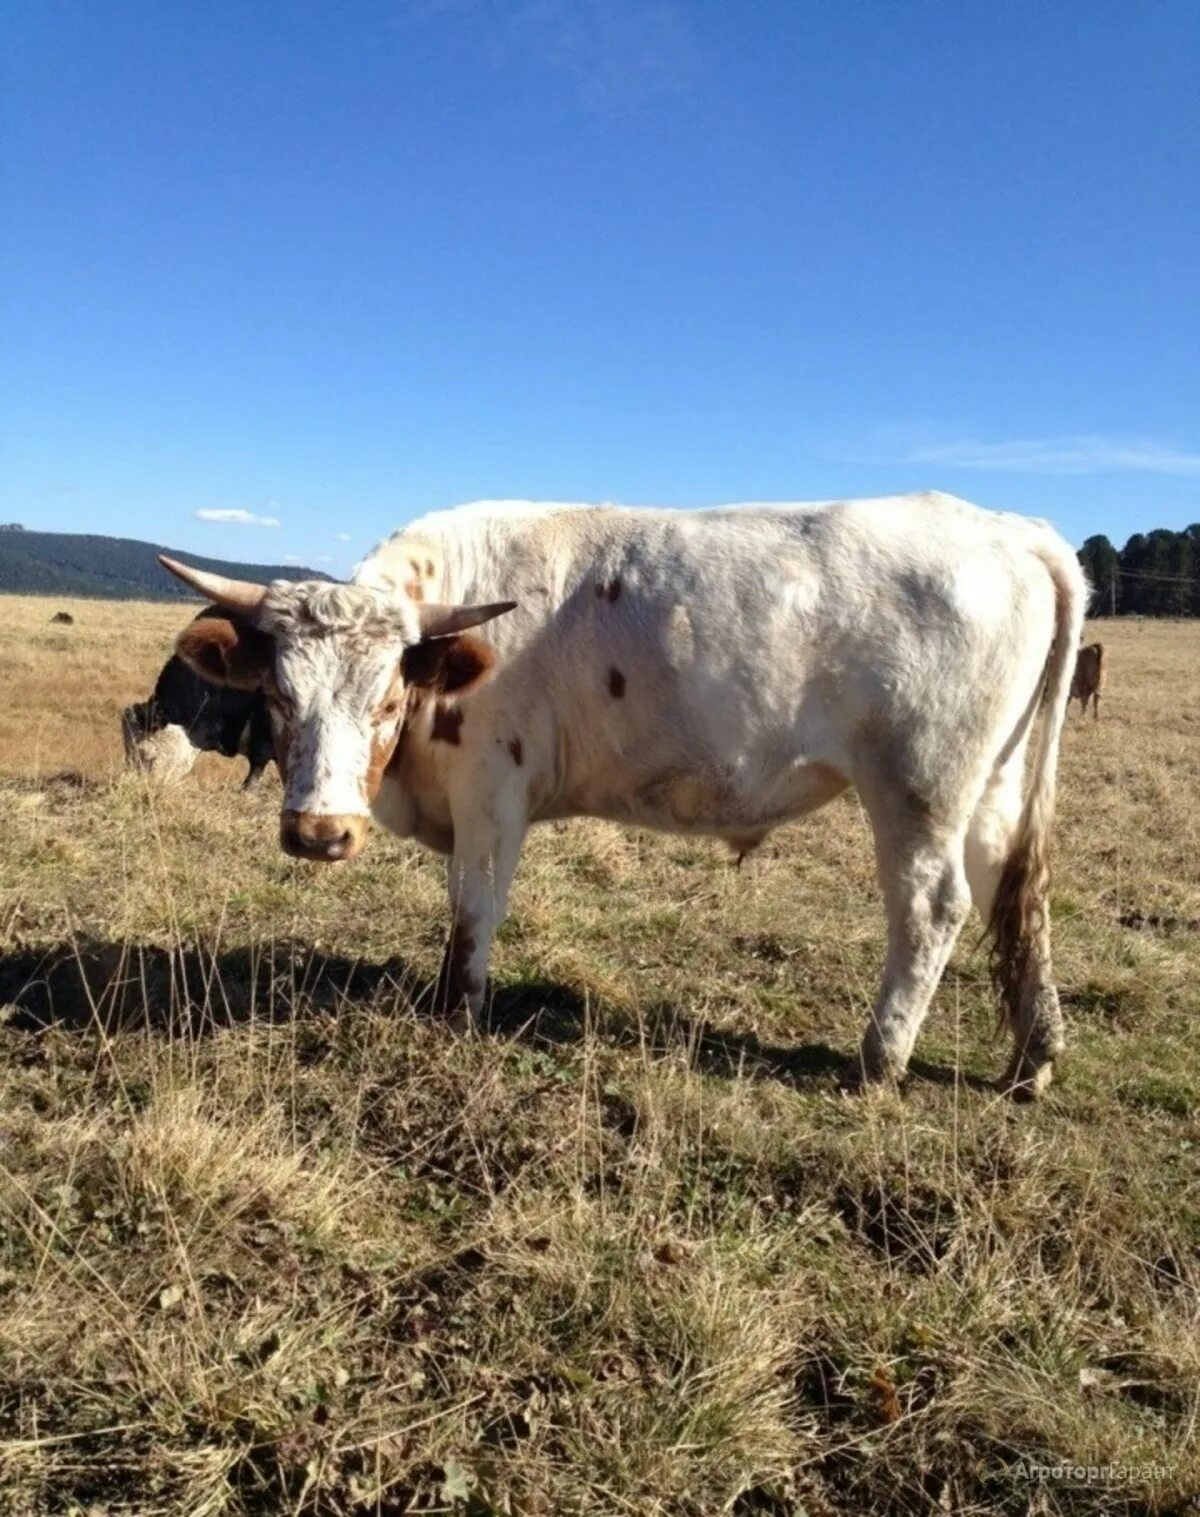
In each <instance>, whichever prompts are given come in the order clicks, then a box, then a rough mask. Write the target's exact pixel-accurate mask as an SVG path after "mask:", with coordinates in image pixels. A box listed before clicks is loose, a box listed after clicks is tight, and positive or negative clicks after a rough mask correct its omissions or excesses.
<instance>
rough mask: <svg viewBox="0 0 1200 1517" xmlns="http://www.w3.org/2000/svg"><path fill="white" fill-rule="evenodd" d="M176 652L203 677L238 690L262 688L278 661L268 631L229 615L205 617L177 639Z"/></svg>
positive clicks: (190, 667) (186, 629) (199, 619)
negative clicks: (236, 619)
mask: <svg viewBox="0 0 1200 1517" xmlns="http://www.w3.org/2000/svg"><path fill="white" fill-rule="evenodd" d="M175 652H176V653H177V654H178V655H179V657H180V658H181V659H182V660H183V661H184V663H185V664H187V666H188V668H189V669H194V670H195V671H196V673H197V674H198V675H199V676H200V677H201V679H206V680H208V681H209V682H210V683H211V684H214V685H232V686H233V688H234V689H235V690H258V689H260V688H261V687H262V682H263V680H264V678H265V677H266V675H267V674H268V673H270V670H271V668H272V665H273V664H274V661H275V643H274V640H273V639H272V637H271V635H270V634H269V633H267V632H260V631H259V630H258V628H257V627H251V626H250V625H249V624H248V623H247V622H243V621H235V620H234V619H233V618H232V617H227V616H202V617H199V618H198V619H197V620H196V621H194V622H193V623H192V624H191V626H190V627H185V628H184V629H183V631H182V632H181V633H180V634H179V636H178V638H176V640H175Z"/></svg>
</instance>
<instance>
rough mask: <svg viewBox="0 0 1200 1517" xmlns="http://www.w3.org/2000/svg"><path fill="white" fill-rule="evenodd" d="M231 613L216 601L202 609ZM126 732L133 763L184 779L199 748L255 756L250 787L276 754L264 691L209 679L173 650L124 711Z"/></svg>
mask: <svg viewBox="0 0 1200 1517" xmlns="http://www.w3.org/2000/svg"><path fill="white" fill-rule="evenodd" d="M228 615H229V613H228V612H227V611H222V610H220V609H219V608H218V607H216V606H206V607H205V609H204V610H203V611H201V613H200V616H201V617H206V616H223V617H226V618H227V617H228ZM197 620H199V618H197ZM121 737H122V741H123V742H124V746H125V762H126V765H127V766H128V767H129V768H133V769H141V770H143V771H144V772H146V773H147V774H152V775H154V776H155V777H156V778H158V779H165V780H175V779H182V778H183V776H184V775H185V774H187V773H188V772H189V771H190V770H191V768H192V765H193V764H194V763H195V762H196V758H197V755H198V754H200V753H223V754H224V755H225V757H226V758H234V757H236V756H237V755H238V754H242V755H244V756H245V757H246V758H247V759H249V761H250V772H249V774H247V776H246V780H245V783H244V784H243V786H242V789H243V790H251V789H253V787H254V786H255V785H257V784H258V782H259V780H260V779H261V778H262V773H263V770H264V769H265V768H266V767H267V765H268V764H269V763H270V762H271V761H272V760H273V759H274V757H275V748H274V745H273V743H272V741H271V720H270V717H269V716H268V714H267V703H266V700H265V698H264V696H263V694H262V691H261V690H233V689H230V688H229V687H228V686H223V685H210V684H209V683H208V682H207V680H202V679H201V678H200V676H199V675H198V674H196V673H194V672H193V670H191V669H189V668H188V666H187V665H186V664H185V663H184V662H183V660H182V659H181V658H179V657H177V656H176V655H174V654H172V656H171V657H170V658H169V659H168V660H167V662H166V663H165V664H164V665H163V666H162V669H161V670H160V671H159V676H158V679H157V681H156V682H155V686H154V694H153V695H152V696H151V697H150V699H149V700H145V701H136V702H135V703H134V704H133V705H132V706H126V707H125V709H124V711H122V713H121Z"/></svg>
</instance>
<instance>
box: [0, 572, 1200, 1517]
mask: <svg viewBox="0 0 1200 1517" xmlns="http://www.w3.org/2000/svg"><path fill="white" fill-rule="evenodd" d="M60 605H65V606H66V608H67V609H70V610H72V611H73V612H74V613H75V615H76V618H77V623H76V625H75V626H74V627H67V628H58V627H51V626H50V625H49V618H50V615H51V613H52V612H53V611H54V610H55V609H57V608H58V606H60ZM180 620H181V613H180V611H179V610H178V609H177V608H171V607H149V606H145V607H143V606H105V605H98V604H95V603H88V602H75V603H72V602H57V601H41V600H31V599H20V598H11V599H3V600H0V669H3V677H2V679H0V771H2V772H3V774H4V776H5V778H3V779H2V780H0V788H2V789H3V794H4V799H5V803H6V811H7V814H6V826H5V829H4V837H3V842H2V843H0V859H2V861H3V874H2V878H3V882H4V885H3V892H2V894H0V1002H4V1003H8V1004H9V1007H10V1009H9V1011H8V1014H7V1019H6V1020H5V1022H4V1024H3V1025H2V1026H0V1218H2V1219H3V1220H2V1221H0V1300H2V1306H0V1512H3V1513H12V1514H43V1513H44V1514H51V1513H54V1514H58V1513H70V1512H78V1513H92V1512H96V1513H105V1514H108V1517H114V1514H118V1513H128V1514H134V1513H136V1514H139V1517H142V1514H151V1513H161V1514H179V1513H197V1514H200V1513H205V1514H207V1513H213V1514H216V1513H226V1514H251V1513H253V1514H265V1513H276V1512H279V1513H297V1514H310V1513H311V1514H317V1513H327V1514H350V1513H354V1514H361V1517H367V1514H370V1513H401V1512H409V1511H412V1512H417V1511H421V1512H432V1511H443V1512H450V1511H454V1512H460V1513H475V1514H483V1513H488V1512H493V1513H500V1512H505V1513H529V1514H533V1513H547V1514H549V1513H553V1514H559V1513H594V1514H616V1513H629V1514H634V1513H636V1514H651V1513H653V1514H662V1517H668V1514H670V1517H675V1514H697V1517H699V1514H708V1513H723V1512H728V1513H734V1514H737V1517H751V1514H768V1517H784V1514H793V1513H801V1512H805V1513H809V1514H818V1513H826V1514H847V1517H849V1514H855V1513H861V1512H868V1511H870V1512H897V1513H901V1512H903V1513H908V1512H913V1513H917V1512H926V1511H929V1510H944V1511H948V1512H956V1513H968V1512H980V1513H983V1512H1012V1513H1024V1512H1033V1511H1037V1512H1096V1511H1109V1512H1134V1511H1158V1512H1170V1511H1182V1510H1187V1509H1189V1508H1188V1502H1189V1500H1190V1499H1191V1497H1192V1496H1193V1493H1194V1492H1196V1491H1197V1490H1198V1489H1200V1454H1198V1452H1197V1436H1196V1435H1197V1420H1198V1415H1197V1414H1198V1411H1200V1310H1198V1308H1200V1295H1198V1286H1200V1180H1198V1173H1200V1166H1198V1157H1200V1125H1198V1123H1197V1118H1196V1110H1197V1097H1198V1095H1200V1018H1198V1016H1197V1013H1198V1012H1200V990H1198V989H1197V978H1198V977H1197V969H1198V968H1200V932H1197V931H1196V930H1195V928H1196V918H1197V917H1200V889H1198V880H1197V869H1198V864H1197V861H1198V860H1200V820H1198V813H1197V804H1196V802H1197V796H1198V795H1200V743H1198V738H1200V681H1197V678H1196V669H1197V666H1198V662H1200V659H1198V655H1200V629H1198V628H1197V627H1195V626H1194V625H1192V626H1187V625H1172V626H1168V625H1163V626H1156V625H1146V626H1144V627H1143V628H1142V629H1140V630H1138V629H1136V628H1133V627H1126V626H1120V625H1118V626H1111V625H1109V626H1105V627H1104V628H1103V631H1102V635H1103V637H1104V641H1105V642H1106V644H1107V645H1109V646H1110V648H1111V649H1112V676H1111V685H1110V689H1109V691H1108V693H1107V699H1106V701H1105V704H1104V708H1103V716H1102V719H1101V722H1100V723H1099V725H1098V726H1096V725H1093V724H1092V723H1091V721H1090V719H1089V720H1088V721H1087V722H1084V721H1081V720H1080V719H1079V718H1078V716H1077V715H1076V716H1075V717H1073V718H1072V722H1071V726H1070V731H1069V732H1068V734H1067V739H1066V744H1065V750H1066V751H1065V756H1064V763H1063V769H1064V775H1063V787H1062V788H1063V795H1062V803H1061V822H1060V826H1059V831H1058V845H1057V849H1056V853H1057V861H1058V868H1057V876H1056V886H1055V893H1054V902H1053V905H1054V915H1055V918H1056V940H1057V948H1058V968H1059V979H1060V984H1061V986H1062V989H1063V992H1064V1001H1065V1005H1066V1008H1067V1012H1068V1017H1069V1022H1070V1053H1069V1058H1068V1060H1067V1062H1066V1063H1065V1065H1064V1067H1063V1070H1062V1077H1061V1080H1060V1083H1058V1084H1057V1085H1056V1086H1055V1087H1054V1088H1053V1090H1052V1092H1051V1095H1050V1097H1049V1099H1048V1100H1047V1101H1046V1102H1045V1103H1044V1104H1043V1105H1042V1106H1041V1107H1039V1108H1037V1109H1035V1110H1025V1109H1020V1110H1018V1109H1014V1108H1013V1107H1011V1106H1010V1105H1009V1104H1007V1103H1006V1102H1004V1101H1002V1100H999V1099H997V1098H996V1097H995V1096H994V1095H993V1094H992V1093H991V1091H990V1090H989V1089H988V1088H987V1087H986V1085H985V1083H984V1081H985V1077H987V1076H990V1075H991V1074H993V1073H995V1072H996V1071H997V1070H998V1069H999V1067H1000V1065H1001V1063H1002V1061H1003V1050H1002V1049H1001V1047H1000V1046H999V1045H998V1044H997V1042H996V1041H995V1037H994V1034H993V1024H994V1012H993V1006H992V1002H991V999H990V996H989V993H988V990H987V986H986V972H985V970H986V966H985V965H984V963H983V961H982V957H981V955H980V954H979V953H978V952H977V951H976V950H975V949H974V947H973V944H972V941H970V938H971V937H972V933H970V932H969V933H968V935H967V937H965V938H964V942H963V944H962V945H961V946H960V949H959V951H958V953H957V955H956V958H955V961H954V965H953V967H952V969H951V971H950V973H949V974H948V975H947V978H946V981H945V984H944V985H943V988H942V990H941V992H940V994H939V996H938V999H937V1003H936V1006H935V1009H934V1012H933V1013H932V1015H931V1017H930V1021H929V1024H928V1026H927V1028H926V1031H925V1034H924V1036H923V1038H922V1040H921V1042H920V1044H919V1048H918V1054H919V1057H918V1060H917V1062H916V1066H915V1069H914V1075H913V1079H912V1080H911V1082H910V1084H909V1086H908V1088H907V1090H906V1091H905V1092H904V1094H903V1095H896V1094H894V1093H890V1094H880V1095H874V1096H870V1097H867V1098H863V1099H848V1098H846V1097H844V1096H842V1095H840V1094H839V1093H838V1091H837V1089H836V1087H835V1085H834V1081H833V1077H832V1070H833V1069H834V1067H835V1065H836V1063H837V1062H838V1060H839V1058H840V1057H841V1056H843V1055H845V1054H847V1053H849V1052H850V1050H851V1049H852V1048H853V1047H854V1044H855V1041H856V1039H857V1036H858V1034H859V1032H860V1030H861V1024H862V1022H863V1020H864V1019H865V1015H866V1010H867V1007H868V1004H869V1002H870V998H871V995H872V993H873V989H874V983H875V978H876V974H877V972H878V966H879V962H880V955H881V948H882V917H881V913H880V910H879V906H878V902H877V899H876V890H875V886H874V882H873V877H872V867H871V860H870V849H869V839H868V835H867V831H866V827H865V824H864V822H863V820H862V817H861V815H860V813H859V810H858V807H857V806H856V804H855V803H854V802H853V801H852V800H851V801H845V802H841V803H838V804H836V805H835V806H833V807H831V808H830V809H829V810H828V811H827V812H825V813H824V814H822V815H819V816H817V817H815V818H813V819H811V820H810V821H809V822H807V823H805V824H804V825H801V826H798V827H795V828H793V829H791V830H789V831H787V832H784V833H781V834H779V835H778V837H777V839H776V840H775V841H774V842H773V843H772V844H771V845H769V846H768V848H767V849H766V850H764V855H763V856H762V857H761V858H760V859H759V860H757V861H755V862H753V863H748V864H747V865H746V866H745V867H744V868H743V869H742V870H741V871H740V872H737V871H733V870H731V869H730V868H729V866H728V863H727V861H726V857H725V855H724V854H723V852H722V851H721V850H720V849H718V848H717V847H716V846H715V845H710V844H708V843H705V842H701V841H690V840H687V839H679V838H655V837H650V836H647V835H641V834H633V833H623V832H620V831H617V830H616V829H613V828H609V827H606V826H602V825H599V824H575V825H572V826H569V827H559V828H552V829H544V830H542V831H541V832H539V833H537V834H535V835H534V837H533V838H531V840H530V845H529V848H528V852H527V856H526V859H525V863H524V866H523V869H522V873H521V875H520V876H519V879H518V885H517V889H516V892H515V899H514V909H513V915H512V919H511V921H510V922H509V924H508V925H507V926H506V927H505V929H504V930H503V932H502V934H501V939H500V942H499V943H498V945H497V950H496V954H495V958H494V964H493V968H494V973H495V998H494V1006H493V1031H492V1032H491V1033H490V1034H489V1035H487V1036H477V1037H472V1038H460V1037H457V1036H455V1035H454V1034H453V1033H451V1032H450V1031H448V1030H447V1029H446V1028H444V1027H443V1026H441V1025H439V1024H438V1023H437V1022H436V1021H434V1020H432V1019H430V1018H429V1017H427V1016H426V1015H424V1014H423V1006H422V998H423V995H424V992H425V988H426V986H427V984H428V981H429V980H430V978H431V977H432V975H433V973H434V970H435V969H436V964H437V958H438V951H439V946H440V941H441V937H442V933H443V928H444V920H445V913H444V903H443V886H442V869H441V865H440V863H439V862H438V861H436V860H434V859H432V858H430V857H428V856H424V855H421V854H420V853H419V852H417V851H416V850H415V849H413V848H410V847H408V846H406V845H403V844H400V843H398V842H396V841H395V840H391V839H387V838H384V837H381V836H376V838H375V839H374V840H373V843H372V846H371V849H370V851H369V853H368V854H367V856H366V857H365V858H364V859H363V860H362V861H360V862H359V863H356V864H355V865H353V866H351V867H348V868H346V869H344V870H328V871H324V872H317V871H312V870H309V869H306V868H304V867H303V866H298V865H295V864H293V863H291V862H290V861H288V860H287V859H285V858H284V857H283V856H282V855H281V854H280V853H279V851H278V849H277V846H276V842H275V818H274V811H275V807H276V805H277V803H278V792H277V790H275V789H274V787H273V785H272V784H271V783H268V784H267V785H266V786H264V793H263V794H262V795H261V796H257V797H249V798H247V797H243V796H242V795H240V794H239V793H238V791H237V789H236V784H237V781H238V780H239V779H240V777H241V765H240V764H226V763H224V762H223V761H221V760H216V759H211V760H209V761H207V762H206V763H205V764H204V765H203V766H202V771H201V772H200V773H199V774H198V775H194V776H193V777H192V778H191V779H190V780H188V781H186V782H185V783H184V784H183V785H182V786H180V787H178V788H176V789H173V790H169V791H163V792H157V793H156V792H155V791H153V790H152V789H150V788H148V787H147V786H146V784H145V783H144V782H143V781H141V780H140V779H138V778H136V777H125V776H122V775H120V774H119V773H118V765H119V760H120V743H119V738H118V733H117V720H116V717H117V711H118V709H119V707H120V706H121V705H123V704H124V703H125V702H126V701H128V700H129V699H131V698H134V697H135V696H140V695H144V694H145V693H146V691H147V689H148V688H149V682H150V681H151V679H152V677H153V674H154V672H155V670H156V669H157V667H158V664H159V662H160V661H161V658H162V655H163V650H164V647H165V646H166V644H167V643H168V642H169V638H170V635H171V633H172V631H173V630H174V628H175V627H176V626H177V625H178V623H179V622H180ZM955 1071H958V1072H959V1074H960V1076H961V1078H956V1077H955ZM1022 1461H1026V1462H1030V1463H1035V1464H1039V1465H1040V1464H1062V1463H1064V1462H1066V1463H1071V1464H1081V1465H1120V1466H1123V1467H1126V1468H1130V1467H1132V1468H1133V1471H1134V1475H1133V1478H1131V1479H1129V1480H1126V1481H1124V1482H1122V1481H1118V1480H1117V1479H1115V1478H1114V1477H1112V1476H1111V1475H1110V1476H1109V1477H1107V1478H1105V1479H1103V1480H1099V1479H1098V1480H1093V1481H1091V1482H1090V1483H1089V1482H1086V1481H1081V1480H1078V1479H1076V1478H1073V1477H1070V1476H1063V1477H1061V1478H1058V1479H1054V1480H1051V1481H1049V1482H1047V1483H1044V1484H1038V1483H1035V1482H1031V1481H1030V1479H1029V1478H1028V1476H1027V1475H1026V1474H1025V1473H1024V1472H1023V1471H1022V1469H1021V1462H1022Z"/></svg>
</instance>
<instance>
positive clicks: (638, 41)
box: [396, 0, 701, 115]
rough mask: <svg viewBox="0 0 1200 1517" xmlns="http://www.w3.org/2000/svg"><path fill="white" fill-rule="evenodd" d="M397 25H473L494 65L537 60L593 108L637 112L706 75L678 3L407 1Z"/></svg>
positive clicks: (626, 0) (665, 0) (617, 0)
mask: <svg viewBox="0 0 1200 1517" xmlns="http://www.w3.org/2000/svg"><path fill="white" fill-rule="evenodd" d="M396 19H397V24H398V25H400V26H409V27H428V26H437V25H442V26H447V25H449V26H457V27H459V28H462V27H469V28H470V29H471V30H472V31H473V32H474V33H475V35H476V36H477V37H478V38H479V39H480V40H481V42H482V45H483V47H484V48H485V50H486V54H487V56H488V58H489V60H490V62H491V64H492V66H493V67H494V68H497V69H502V68H509V67H513V66H518V65H522V64H524V63H526V62H527V61H528V60H530V59H532V60H534V61H535V62H536V63H537V64H540V65H541V66H542V67H543V68H547V69H549V70H551V71H553V72H554V73H556V74H559V75H561V76H562V77H564V78H565V79H567V80H568V81H569V82H570V84H571V85H572V87H573V88H574V91H575V93H576V96H577V97H578V99H579V101H580V103H581V104H582V105H583V106H584V108H585V109H587V110H590V111H594V112H597V113H599V114H604V115H621V114H626V113H630V112H637V111H640V110H642V109H643V108H645V107H646V106H647V105H648V104H650V103H651V102H653V101H656V100H659V99H661V98H662V97H664V96H669V95H676V94H680V93H682V92H683V91H685V90H687V89H690V88H691V87H692V86H693V85H694V84H695V82H696V80H697V79H698V78H699V75H700V71H701V65H700V51H699V48H698V46H697V44H696V40H695V38H694V36H693V33H692V29H691V25H690V21H689V18H688V16H687V13H686V8H685V7H684V6H683V5H681V4H680V3H678V0H407V3H406V4H404V5H402V6H401V8H400V10H399V12H398V14H397V18H396Z"/></svg>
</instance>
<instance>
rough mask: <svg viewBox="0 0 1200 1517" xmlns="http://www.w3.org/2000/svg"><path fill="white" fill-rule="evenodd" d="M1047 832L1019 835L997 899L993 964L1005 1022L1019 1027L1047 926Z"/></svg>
mask: <svg viewBox="0 0 1200 1517" xmlns="http://www.w3.org/2000/svg"><path fill="white" fill-rule="evenodd" d="M1045 842H1046V839H1045V835H1044V834H1038V835H1036V836H1035V835H1032V834H1030V833H1023V834H1018V838H1017V842H1016V844H1015V846H1014V848H1013V851H1012V852H1011V853H1010V854H1009V856H1008V858H1007V859H1006V860H1005V863H1004V869H1003V871H1002V872H1001V875H1000V883H999V885H998V886H997V888H996V898H995V900H994V901H993V902H992V914H991V917H990V919H989V921H988V934H989V936H990V937H991V940H992V946H991V953H990V956H989V967H990V969H991V974H992V984H993V985H994V986H995V987H996V994H997V996H998V997H999V1002H1000V1011H999V1014H1000V1021H1001V1024H1002V1025H1007V1026H1008V1027H1010V1028H1011V1027H1013V1026H1015V1025H1016V1019H1017V1014H1018V1012H1019V1010H1020V1006H1021V996H1022V993H1023V992H1024V989H1025V984H1026V979H1027V976H1028V973H1029V966H1030V961H1031V959H1032V957H1033V954H1034V952H1035V950H1036V948H1037V945H1038V943H1039V942H1040V940H1041V938H1042V936H1043V933H1044V930H1045V927H1046V910H1047V907H1046V892H1047V890H1048V888H1049V885H1050V867H1049V862H1048V860H1047V857H1046V848H1045Z"/></svg>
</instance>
